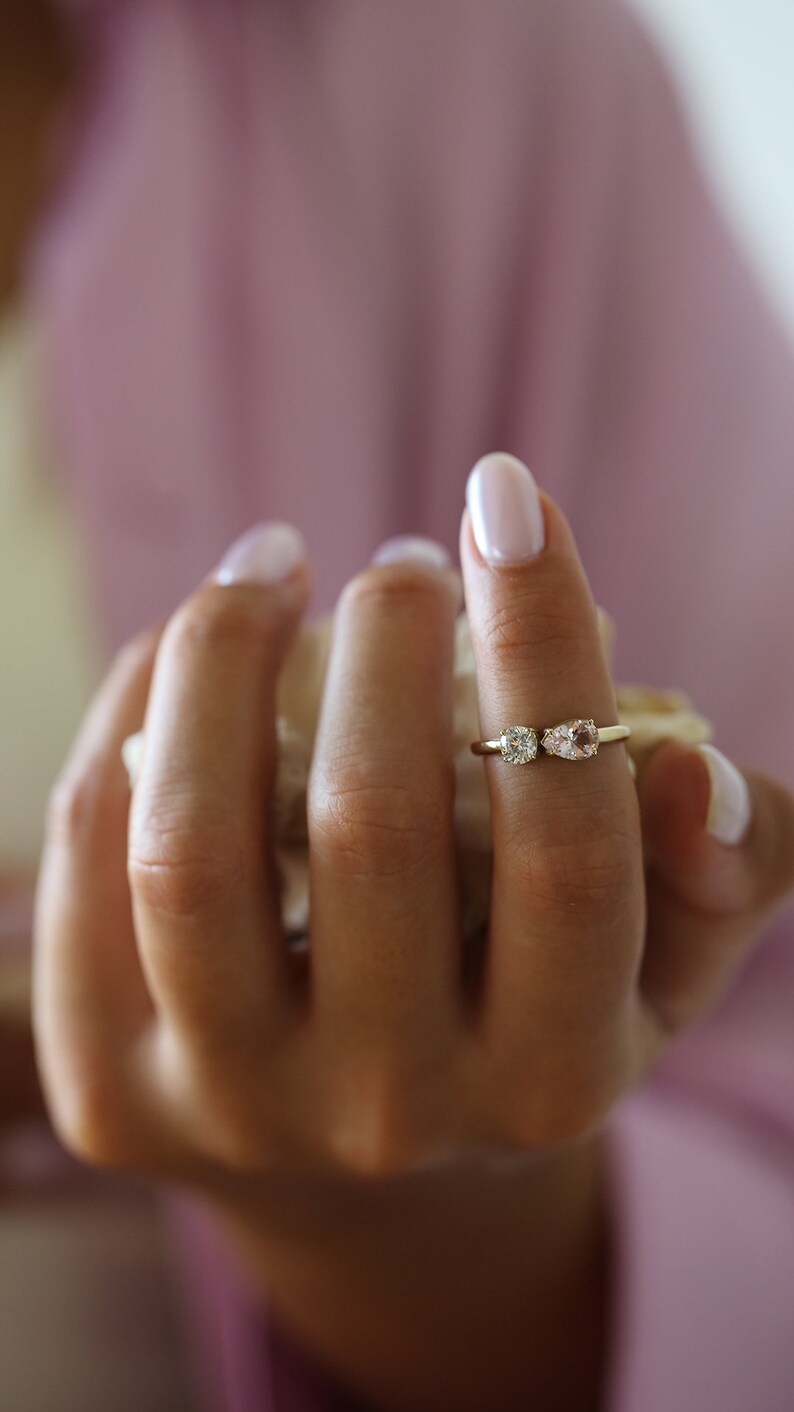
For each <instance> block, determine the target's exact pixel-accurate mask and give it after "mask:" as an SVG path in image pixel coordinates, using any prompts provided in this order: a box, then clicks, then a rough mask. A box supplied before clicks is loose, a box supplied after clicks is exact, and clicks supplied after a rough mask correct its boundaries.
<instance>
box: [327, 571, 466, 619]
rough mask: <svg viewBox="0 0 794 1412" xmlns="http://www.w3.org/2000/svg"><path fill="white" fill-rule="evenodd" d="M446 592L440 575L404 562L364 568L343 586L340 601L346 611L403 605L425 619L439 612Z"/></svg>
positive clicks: (381, 609)
mask: <svg viewBox="0 0 794 1412" xmlns="http://www.w3.org/2000/svg"><path fill="white" fill-rule="evenodd" d="M448 597H449V593H448V590H447V588H446V584H445V581H444V579H443V577H442V575H441V574H440V573H439V574H435V573H428V572H427V571H426V570H423V569H420V568H417V567H416V566H415V565H414V566H412V565H411V564H409V563H405V564H389V565H388V566H382V567H373V568H368V569H364V570H363V571H362V572H361V573H360V574H357V575H356V577H355V578H353V579H351V580H350V582H349V583H348V584H347V585H346V586H345V588H344V590H343V591H342V595H341V599H340V604H341V606H342V607H343V609H344V611H345V612H348V611H352V612H354V613H360V612H362V611H364V612H366V613H368V614H369V613H375V614H377V615H378V616H381V615H383V616H386V615H387V614H392V613H393V612H394V611H395V609H397V610H399V609H400V607H404V608H405V610H406V611H408V612H410V613H411V614H412V615H416V614H420V615H421V617H420V620H423V621H426V617H425V615H429V616H430V618H431V619H435V618H437V617H438V616H439V614H440V612H441V610H442V609H443V607H444V604H445V601H446V599H448Z"/></svg>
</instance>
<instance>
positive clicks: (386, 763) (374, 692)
mask: <svg viewBox="0 0 794 1412" xmlns="http://www.w3.org/2000/svg"><path fill="white" fill-rule="evenodd" d="M442 554H443V551H441V550H440V548H439V547H438V546H433V545H428V544H427V543H426V542H423V541H418V542H417V541H412V542H410V543H409V544H407V545H406V544H401V545H397V546H396V547H391V548H390V549H389V551H388V558H389V559H390V560H391V562H382V563H380V564H378V565H377V566H375V567H372V568H370V569H368V570H367V571H365V572H364V573H362V574H360V575H359V577H358V578H356V579H354V580H353V582H352V583H351V584H350V585H348V588H347V589H346V590H345V592H344V593H343V595H342V597H341V600H340V602H339V605H338V607H337V612H336V618H335V623H334V637H333V643H332V648H331V656H330V662H329V668H328V675H327V679H326V685H325V692H324V697H323V709H322V713H321V720H320V727H319V733H318V738H317V741H316V744H315V755H314V764H313V768H312V775H311V781H310V789H309V836H310V860H311V912H312V942H311V945H312V957H313V960H312V969H313V979H312V986H313V1006H312V1015H313V1020H314V1021H315V1023H316V1024H317V1026H318V1029H319V1030H320V1031H322V1030H323V1028H325V1030H326V1031H327V1032H328V1033H329V1034H330V1035H331V1036H333V1037H334V1039H335V1040H336V1041H337V1044H338V1041H339V1038H340V1028H339V1027H340V1022H341V1021H343V1025H344V1031H343V1033H344V1047H345V1049H346V1050H347V1051H348V1053H350V1055H351V1056H352V1057H353V1061H354V1062H355V1063H356V1065H357V1071H358V1076H359V1079H358V1082H359V1085H360V1084H361V1083H362V1082H363V1081H365V1080H366V1078H367V1076H368V1075H369V1076H371V1078H372V1082H373V1084H374V1083H376V1082H377V1079H376V1074H375V1071H376V1069H377V1068H378V1066H380V1065H385V1066H390V1065H391V1066H394V1065H395V1064H400V1065H401V1066H403V1067H404V1066H405V1064H406V1063H407V1064H408V1065H409V1066H410V1065H413V1066H414V1069H415V1066H416V1065H417V1064H421V1063H423V1062H429V1061H428V1053H429V1052H430V1051H432V1053H433V1054H435V1055H436V1056H438V1055H439V1054H441V1053H444V1052H445V1051H447V1050H448V1046H449V1040H450V1032H451V1027H452V1024H453V1020H454V1018H455V1001H456V998H457V995H458V992H459V971H460V954H459V941H458V928H459V921H458V906H457V891H456V877H455V853H454V843H453V835H452V818H453V790H454V777H453V765H452V758H453V755H452V683H453V660H452V659H453V639H454V623H455V617H456V613H457V609H458V607H459V605H460V584H459V580H458V578H457V575H453V574H452V573H451V572H449V571H448V570H447V569H446V567H445V566H444V559H443V558H442V557H440V556H442ZM401 555H404V556H406V557H404V558H402V559H400V557H399V556H401ZM444 558H445V556H444ZM362 1054H364V1055H366V1056H367V1057H366V1059H365V1062H364V1063H363V1064H362V1062H361V1056H362Z"/></svg>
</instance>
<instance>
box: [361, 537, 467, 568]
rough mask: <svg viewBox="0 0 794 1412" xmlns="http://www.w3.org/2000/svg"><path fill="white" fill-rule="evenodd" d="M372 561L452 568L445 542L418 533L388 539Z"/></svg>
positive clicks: (376, 562) (421, 566)
mask: <svg viewBox="0 0 794 1412" xmlns="http://www.w3.org/2000/svg"><path fill="white" fill-rule="evenodd" d="M372 562H373V564H375V565H379V564H417V565H418V566H419V567H420V568H428V569H450V568H451V567H452V560H451V559H450V557H449V555H448V553H447V551H446V549H445V548H444V546H443V544H437V543H436V541H435V540H434V539H423V538H422V537H421V536H420V535H416V534H401V535H397V536H395V538H394V539H387V540H386V542H385V544H382V545H381V546H380V549H378V550H376V552H375V554H373V556H372Z"/></svg>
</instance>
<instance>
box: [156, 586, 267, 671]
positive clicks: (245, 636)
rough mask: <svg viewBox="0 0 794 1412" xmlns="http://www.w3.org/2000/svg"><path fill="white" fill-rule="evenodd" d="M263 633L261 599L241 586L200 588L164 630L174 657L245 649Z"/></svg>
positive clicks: (178, 610)
mask: <svg viewBox="0 0 794 1412" xmlns="http://www.w3.org/2000/svg"><path fill="white" fill-rule="evenodd" d="M262 632H263V603H262V596H261V595H259V594H255V593H251V592H249V591H247V587H246V586H245V585H236V586H234V587H232V586H228V587H223V588H221V587H218V586H217V585H210V586H208V587H204V588H200V589H198V590H197V592H196V593H194V594H192V595H191V597H190V598H187V599H186V600H185V602H184V603H183V604H182V605H181V606H180V607H179V608H178V609H177V610H176V612H175V613H174V615H173V617H172V618H171V620H170V622H169V624H168V627H167V629H166V635H167V638H168V643H169V647H170V648H171V650H172V651H173V652H174V653H175V655H176V656H177V657H178V658H182V657H184V658H193V657H196V656H205V655H214V654H216V653H219V652H225V651H228V650H229V649H232V650H234V649H235V648H242V649H245V648H246V647H248V646H249V645H250V644H251V642H252V641H254V640H256V639H257V638H259V637H261V635H262Z"/></svg>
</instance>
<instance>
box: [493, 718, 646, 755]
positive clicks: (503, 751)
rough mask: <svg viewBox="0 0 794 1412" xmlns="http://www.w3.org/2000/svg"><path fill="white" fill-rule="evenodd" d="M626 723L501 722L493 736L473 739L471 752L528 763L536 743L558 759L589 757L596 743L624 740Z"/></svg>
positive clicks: (626, 734) (629, 733)
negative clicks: (545, 724)
mask: <svg viewBox="0 0 794 1412" xmlns="http://www.w3.org/2000/svg"><path fill="white" fill-rule="evenodd" d="M630 735H631V727H630V726H597V725H596V723H595V721H594V720H593V719H592V717H590V718H589V719H588V720H580V719H578V718H577V719H575V720H571V721H562V722H561V724H560V725H558V726H549V727H548V728H547V729H545V730H535V729H534V727H533V726H505V729H504V730H503V731H501V732H500V735H499V738H498V739H497V740H475V742H474V744H473V745H472V747H471V749H472V753H473V754H474V755H501V757H502V759H503V760H506V761H507V763H508V765H529V764H531V762H532V761H533V760H536V759H537V758H538V751H539V749H540V746H541V745H542V746H543V749H544V750H545V751H546V754H547V755H558V756H559V758H560V759H561V760H590V759H591V758H592V757H593V756H594V755H597V754H598V747H599V746H600V745H609V744H610V742H611V741H613V740H628V738H629V736H630Z"/></svg>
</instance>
